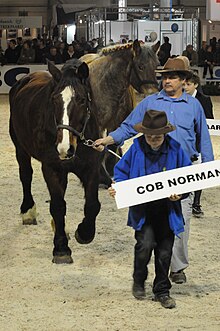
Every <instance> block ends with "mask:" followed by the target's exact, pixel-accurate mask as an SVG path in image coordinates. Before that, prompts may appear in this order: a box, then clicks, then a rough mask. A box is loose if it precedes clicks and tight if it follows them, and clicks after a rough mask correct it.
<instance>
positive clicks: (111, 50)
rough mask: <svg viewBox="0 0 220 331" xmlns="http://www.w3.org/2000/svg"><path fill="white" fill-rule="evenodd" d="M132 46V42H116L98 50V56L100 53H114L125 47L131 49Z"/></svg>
mask: <svg viewBox="0 0 220 331" xmlns="http://www.w3.org/2000/svg"><path fill="white" fill-rule="evenodd" d="M132 46H133V43H127V44H116V45H113V46H112V45H110V46H107V47H104V48H102V49H101V50H100V53H99V54H100V56H101V55H108V54H111V53H115V52H117V51H122V50H126V49H131V48H132Z"/></svg>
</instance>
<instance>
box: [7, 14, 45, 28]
mask: <svg viewBox="0 0 220 331" xmlns="http://www.w3.org/2000/svg"><path fill="white" fill-rule="evenodd" d="M25 28H42V17H41V16H12V17H3V16H2V17H0V29H25Z"/></svg>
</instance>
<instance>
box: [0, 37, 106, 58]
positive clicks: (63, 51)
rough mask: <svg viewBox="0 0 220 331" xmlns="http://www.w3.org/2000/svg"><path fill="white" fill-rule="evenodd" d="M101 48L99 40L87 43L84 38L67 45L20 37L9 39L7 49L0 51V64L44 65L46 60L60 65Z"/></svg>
mask: <svg viewBox="0 0 220 331" xmlns="http://www.w3.org/2000/svg"><path fill="white" fill-rule="evenodd" d="M101 47H103V42H102V40H101V39H100V38H97V39H96V38H94V39H92V40H91V41H89V42H87V41H86V39H85V38H84V37H82V38H81V39H80V40H74V41H73V42H72V43H70V44H68V43H66V42H64V41H53V40H51V39H48V38H47V36H43V37H42V38H34V39H32V40H30V39H27V40H23V38H22V37H18V38H17V39H11V40H10V41H9V43H8V47H7V49H6V50H5V51H4V50H3V49H0V63H1V65H5V64H32V63H36V64H46V63H47V60H50V61H52V62H54V63H55V64H62V63H65V62H66V61H68V60H70V59H72V58H77V59H78V58H80V57H81V56H82V55H84V54H87V53H97V51H98V50H99V49H100V48H101Z"/></svg>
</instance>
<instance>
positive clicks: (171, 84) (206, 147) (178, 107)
mask: <svg viewBox="0 0 220 331" xmlns="http://www.w3.org/2000/svg"><path fill="white" fill-rule="evenodd" d="M189 71H190V70H189V65H188V62H187V58H186V60H185V57H183V56H181V57H176V58H173V59H171V58H170V59H168V60H167V62H166V63H165V65H164V68H163V69H162V70H159V72H160V73H161V74H162V86H163V89H162V90H161V91H160V92H158V93H155V94H152V95H150V96H148V97H146V98H145V99H143V100H142V101H141V102H140V103H139V104H138V105H137V107H136V108H135V109H134V110H133V111H132V112H131V114H130V115H129V116H128V117H127V118H126V119H125V120H124V122H122V124H121V125H120V127H119V128H118V129H116V130H115V131H113V132H111V133H109V135H108V136H107V137H105V138H101V139H98V140H96V141H95V143H94V148H96V149H97V150H100V145H104V146H105V145H110V144H114V143H116V144H117V145H122V144H123V143H124V141H125V140H126V139H129V138H131V137H133V136H135V135H136V134H137V131H136V130H135V129H134V125H135V124H137V123H139V122H141V121H142V120H143V117H144V114H145V112H146V111H147V110H149V109H155V110H161V109H163V110H164V111H165V112H166V115H167V118H168V120H169V121H170V122H171V123H173V124H174V125H175V126H176V130H175V131H172V132H170V133H169V135H170V136H171V137H172V138H174V139H175V140H176V141H178V142H179V143H180V144H181V147H182V148H183V150H184V152H186V154H187V155H188V156H189V158H190V159H194V158H195V157H198V155H199V153H200V154H201V158H202V162H208V161H212V160H213V159H214V157H213V150H212V144H211V139H210V135H209V132H208V128H207V124H206V118H205V115H204V111H203V108H202V106H201V104H200V103H199V101H198V100H196V99H195V98H193V97H192V96H190V95H189V94H187V93H186V92H185V91H184V90H183V85H184V83H185V81H186V78H187V75H188V74H189ZM196 141H197V142H198V144H196ZM182 211H183V217H184V221H185V231H184V232H183V234H181V235H180V239H179V238H175V242H174V247H173V255H172V260H171V274H170V276H171V280H172V281H173V282H175V283H178V284H181V283H185V282H186V275H185V273H184V270H185V269H186V268H187V267H188V265H189V261H188V239H189V224H190V217H191V215H192V197H191V196H189V197H188V198H187V199H184V200H183V201H182Z"/></svg>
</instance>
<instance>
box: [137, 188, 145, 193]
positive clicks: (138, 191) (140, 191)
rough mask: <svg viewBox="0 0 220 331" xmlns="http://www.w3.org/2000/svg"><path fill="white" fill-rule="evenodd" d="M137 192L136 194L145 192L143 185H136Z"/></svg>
mask: <svg viewBox="0 0 220 331" xmlns="http://www.w3.org/2000/svg"><path fill="white" fill-rule="evenodd" d="M137 193H138V194H143V193H145V190H144V187H143V186H139V187H137Z"/></svg>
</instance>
